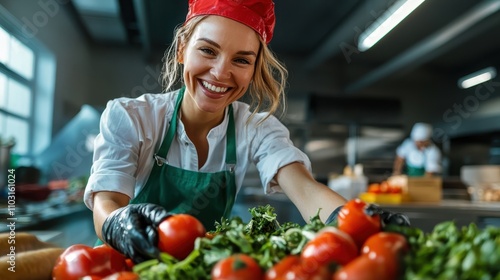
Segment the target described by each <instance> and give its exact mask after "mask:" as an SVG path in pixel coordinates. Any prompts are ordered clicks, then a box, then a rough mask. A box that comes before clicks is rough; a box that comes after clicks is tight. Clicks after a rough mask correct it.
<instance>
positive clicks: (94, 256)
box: [52, 214, 206, 280]
mask: <svg viewBox="0 0 500 280" xmlns="http://www.w3.org/2000/svg"><path fill="white" fill-rule="evenodd" d="M205 233H206V230H205V227H204V226H203V224H202V223H201V222H200V221H199V220H198V219H196V218H195V217H193V216H191V215H187V214H177V215H172V216H170V217H168V218H167V219H165V220H164V221H163V222H161V223H160V225H159V230H158V235H159V236H158V248H159V250H160V251H162V252H166V253H168V254H170V255H171V256H173V257H175V258H177V259H179V260H182V259H184V258H186V257H187V256H188V255H189V254H190V253H191V251H193V248H194V241H195V239H196V238H198V237H203V236H205ZM133 266H134V263H133V262H132V261H131V260H130V259H128V258H126V257H125V256H124V255H122V254H121V253H119V252H118V251H116V250H114V249H113V248H111V247H109V246H107V245H100V246H97V247H90V246H86V245H82V244H77V245H73V246H70V247H68V248H67V249H66V250H65V251H64V252H63V253H62V254H61V256H59V258H58V260H57V262H56V265H55V266H54V269H53V271H52V279H53V280H82V279H83V280H138V279H139V275H137V274H136V273H134V272H132V271H131V270H132V267H133Z"/></svg>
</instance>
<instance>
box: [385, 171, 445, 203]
mask: <svg viewBox="0 0 500 280" xmlns="http://www.w3.org/2000/svg"><path fill="white" fill-rule="evenodd" d="M388 181H389V183H390V184H395V185H400V186H402V187H403V192H404V193H406V194H408V197H409V200H410V201H415V202H439V201H441V199H442V197H443V179H442V178H441V177H408V176H393V177H391V178H389V179H388Z"/></svg>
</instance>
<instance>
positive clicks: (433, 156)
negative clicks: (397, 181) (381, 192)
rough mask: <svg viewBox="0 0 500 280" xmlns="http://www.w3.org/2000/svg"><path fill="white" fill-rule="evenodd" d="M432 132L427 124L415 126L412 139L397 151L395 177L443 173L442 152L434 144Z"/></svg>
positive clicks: (405, 141)
mask: <svg viewBox="0 0 500 280" xmlns="http://www.w3.org/2000/svg"><path fill="white" fill-rule="evenodd" d="M432 130H433V129H432V126H431V125H430V124H427V123H421V122H419V123H416V124H414V125H413V128H412V131H411V135H410V138H408V139H405V140H404V141H403V143H401V145H399V147H398V148H397V150H396V159H395V160H394V167H393V175H401V174H406V175H408V176H412V177H418V176H433V175H438V174H439V173H440V172H441V151H440V150H439V148H438V147H437V146H436V145H435V144H434V143H433V142H432V139H431V138H432Z"/></svg>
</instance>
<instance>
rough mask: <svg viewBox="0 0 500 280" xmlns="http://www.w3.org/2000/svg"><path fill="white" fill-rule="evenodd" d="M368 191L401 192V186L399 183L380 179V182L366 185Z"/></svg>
mask: <svg viewBox="0 0 500 280" xmlns="http://www.w3.org/2000/svg"><path fill="white" fill-rule="evenodd" d="M367 192H368V193H383V194H388V193H403V187H402V186H399V185H394V184H391V183H389V182H387V181H382V182H380V183H372V184H370V185H369V186H368V189H367Z"/></svg>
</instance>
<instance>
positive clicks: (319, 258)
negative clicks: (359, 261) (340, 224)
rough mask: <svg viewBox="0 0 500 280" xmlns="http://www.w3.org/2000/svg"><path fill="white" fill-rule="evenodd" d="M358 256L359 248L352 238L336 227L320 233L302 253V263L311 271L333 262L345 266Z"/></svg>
mask: <svg viewBox="0 0 500 280" xmlns="http://www.w3.org/2000/svg"><path fill="white" fill-rule="evenodd" d="M357 256H358V247H357V246H356V244H355V243H354V241H353V240H352V238H351V237H349V236H348V235H347V234H346V233H344V232H341V231H340V230H338V229H337V228H334V227H327V228H325V229H323V230H321V231H320V232H318V234H317V235H316V237H314V238H313V239H311V240H310V241H309V242H308V243H307V244H306V245H305V246H304V248H303V249H302V253H301V258H302V261H303V262H304V263H305V266H306V267H307V268H308V269H310V270H314V269H318V268H319V267H322V266H325V265H328V264H330V263H332V262H334V263H337V264H340V265H345V264H347V263H348V262H350V261H352V260H353V259H354V258H356V257H357Z"/></svg>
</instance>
